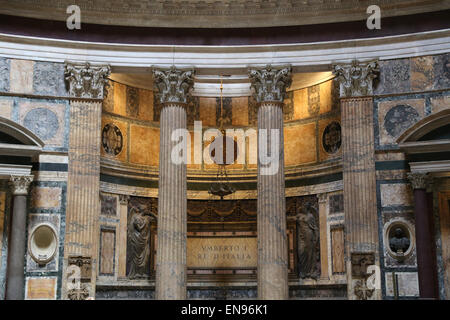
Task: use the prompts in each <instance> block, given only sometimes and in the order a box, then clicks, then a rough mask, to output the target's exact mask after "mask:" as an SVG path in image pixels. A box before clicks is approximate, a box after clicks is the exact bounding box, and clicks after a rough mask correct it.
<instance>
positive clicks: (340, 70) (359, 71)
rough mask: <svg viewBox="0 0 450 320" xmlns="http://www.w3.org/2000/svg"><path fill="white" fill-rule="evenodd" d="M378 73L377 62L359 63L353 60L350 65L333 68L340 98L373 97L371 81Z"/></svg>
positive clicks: (339, 65)
mask: <svg viewBox="0 0 450 320" xmlns="http://www.w3.org/2000/svg"><path fill="white" fill-rule="evenodd" d="M378 72H379V69H378V62H377V61H371V62H367V63H360V62H358V61H357V60H353V61H352V63H350V64H338V65H334V66H333V73H334V74H335V75H336V81H338V83H339V92H340V96H341V98H347V97H358V96H370V95H373V79H375V78H376V77H377V76H378Z"/></svg>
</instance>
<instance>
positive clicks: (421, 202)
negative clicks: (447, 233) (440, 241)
mask: <svg viewBox="0 0 450 320" xmlns="http://www.w3.org/2000/svg"><path fill="white" fill-rule="evenodd" d="M408 178H409V180H410V181H411V184H412V186H413V189H414V213H415V218H416V225H415V229H416V252H417V269H418V274H419V294H420V298H421V299H438V298H439V294H438V281H437V265H436V242H435V240H434V224H433V210H432V206H431V208H430V202H429V199H428V198H429V197H428V196H427V193H426V184H427V182H428V179H429V177H428V176H427V174H425V173H409V174H408Z"/></svg>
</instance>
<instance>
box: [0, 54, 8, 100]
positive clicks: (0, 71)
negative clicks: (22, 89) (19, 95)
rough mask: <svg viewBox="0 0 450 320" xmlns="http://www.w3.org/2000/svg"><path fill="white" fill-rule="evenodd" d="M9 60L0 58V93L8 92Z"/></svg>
mask: <svg viewBox="0 0 450 320" xmlns="http://www.w3.org/2000/svg"><path fill="white" fill-rule="evenodd" d="M10 63H11V60H10V59H6V58H0V91H2V92H8V91H9V78H10Z"/></svg>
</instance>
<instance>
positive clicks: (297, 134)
mask: <svg viewBox="0 0 450 320" xmlns="http://www.w3.org/2000/svg"><path fill="white" fill-rule="evenodd" d="M284 158H285V165H286V166H292V165H299V164H305V163H311V162H315V161H316V123H315V122H313V123H308V124H304V125H298V126H289V127H285V128H284Z"/></svg>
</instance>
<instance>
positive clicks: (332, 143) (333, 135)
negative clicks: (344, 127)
mask: <svg viewBox="0 0 450 320" xmlns="http://www.w3.org/2000/svg"><path fill="white" fill-rule="evenodd" d="M322 145H323V148H324V149H325V151H326V152H327V153H330V154H333V153H336V152H337V151H338V150H339V148H340V147H341V125H340V124H339V122H337V121H333V122H330V123H329V124H328V125H327V126H326V127H325V130H323V135H322Z"/></svg>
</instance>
